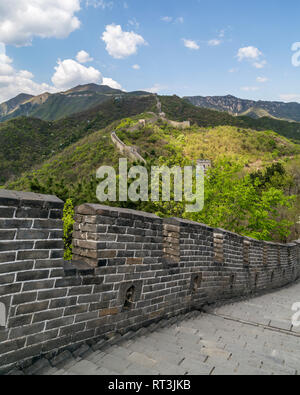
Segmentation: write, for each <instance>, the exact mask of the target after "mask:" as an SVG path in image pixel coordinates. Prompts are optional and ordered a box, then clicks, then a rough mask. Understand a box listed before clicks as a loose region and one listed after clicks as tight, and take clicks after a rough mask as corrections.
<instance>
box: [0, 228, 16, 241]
mask: <svg viewBox="0 0 300 395" xmlns="http://www.w3.org/2000/svg"><path fill="white" fill-rule="evenodd" d="M15 234H16V231H15V230H0V240H13V239H14V238H15Z"/></svg>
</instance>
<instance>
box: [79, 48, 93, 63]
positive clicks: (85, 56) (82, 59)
mask: <svg viewBox="0 0 300 395" xmlns="http://www.w3.org/2000/svg"><path fill="white" fill-rule="evenodd" d="M76 60H77V61H78V62H79V63H88V62H92V61H93V60H94V59H93V58H91V57H90V54H89V53H88V52H86V51H83V50H82V51H79V52H78V54H77V55H76Z"/></svg>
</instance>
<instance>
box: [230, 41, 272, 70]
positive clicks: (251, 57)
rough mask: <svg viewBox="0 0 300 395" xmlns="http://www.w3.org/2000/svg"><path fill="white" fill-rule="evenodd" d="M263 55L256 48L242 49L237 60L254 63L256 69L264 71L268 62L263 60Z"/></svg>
mask: <svg viewBox="0 0 300 395" xmlns="http://www.w3.org/2000/svg"><path fill="white" fill-rule="evenodd" d="M262 56H263V53H262V52H261V51H260V50H259V49H258V48H256V47H252V46H250V47H244V48H240V49H239V50H238V53H237V58H238V60H239V61H240V62H242V61H243V60H248V61H251V62H252V65H253V67H255V68H256V69H263V68H264V67H265V65H266V64H267V62H266V60H263V59H261V57H262Z"/></svg>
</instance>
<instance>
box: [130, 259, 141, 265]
mask: <svg viewBox="0 0 300 395" xmlns="http://www.w3.org/2000/svg"><path fill="white" fill-rule="evenodd" d="M126 263H127V265H142V264H143V258H127V260H126Z"/></svg>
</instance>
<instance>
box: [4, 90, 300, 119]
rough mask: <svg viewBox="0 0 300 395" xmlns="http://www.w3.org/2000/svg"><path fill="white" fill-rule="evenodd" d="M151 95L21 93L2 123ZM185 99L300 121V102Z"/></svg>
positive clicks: (222, 109) (216, 107) (258, 115)
mask: <svg viewBox="0 0 300 395" xmlns="http://www.w3.org/2000/svg"><path fill="white" fill-rule="evenodd" d="M149 95H153V94H152V93H149V92H144V91H135V92H125V91H122V90H119V89H113V88H110V87H109V86H105V85H97V84H87V85H79V86H76V87H75V88H72V89H69V90H67V91H65V92H59V93H54V94H51V93H47V92H46V93H43V94H41V95H38V96H32V95H28V94H25V93H22V94H20V95H18V96H16V97H15V98H13V99H11V100H8V101H7V102H4V103H2V104H0V122H4V121H7V120H9V119H13V118H17V117H20V116H26V117H33V118H38V119H42V120H44V121H56V120H60V119H63V118H65V117H69V116H72V115H73V114H76V113H78V112H83V111H86V110H89V109H91V108H93V107H96V106H98V105H100V104H101V103H104V102H106V101H109V100H110V99H112V98H120V97H125V96H149ZM183 99H184V100H185V101H187V102H189V103H191V104H192V105H194V106H196V107H200V108H205V109H210V110H216V111H220V112H227V113H228V114H230V115H233V116H247V117H250V118H253V119H259V118H269V119H273V120H284V121H288V122H300V104H299V103H284V102H277V101H254V100H245V99H239V98H237V97H234V96H232V95H227V96H186V97H184V98H183Z"/></svg>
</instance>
